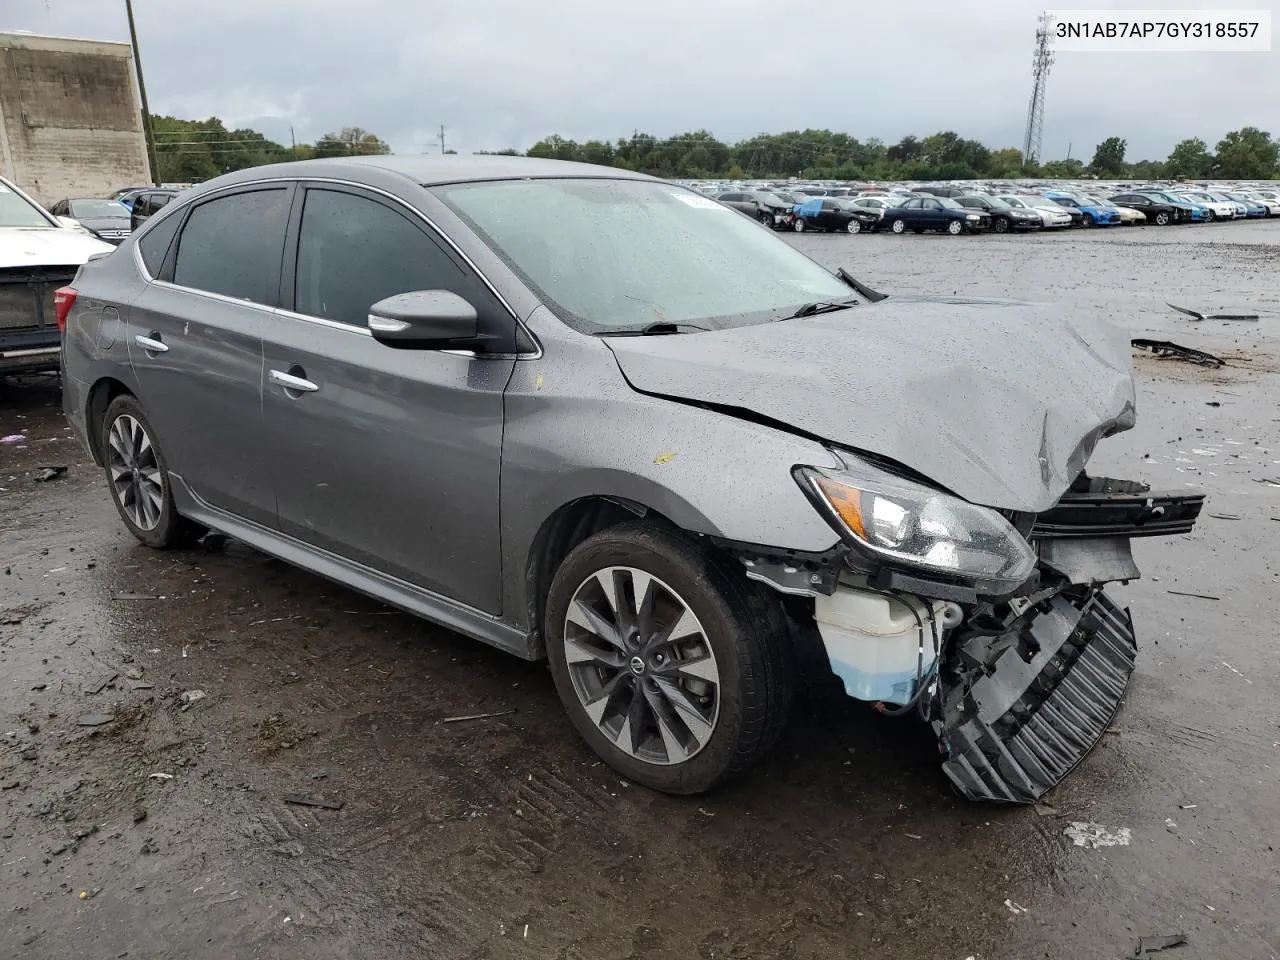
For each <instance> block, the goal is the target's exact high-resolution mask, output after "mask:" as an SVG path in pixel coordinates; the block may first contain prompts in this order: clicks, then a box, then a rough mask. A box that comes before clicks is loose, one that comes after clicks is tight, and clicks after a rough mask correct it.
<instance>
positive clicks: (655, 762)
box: [544, 524, 793, 794]
mask: <svg viewBox="0 0 1280 960" xmlns="http://www.w3.org/2000/svg"><path fill="white" fill-rule="evenodd" d="M544 632H545V636H546V642H547V659H548V661H549V663H550V667H551V674H552V677H553V679H554V680H555V685H556V691H557V693H559V695H560V699H561V702H563V704H564V706H565V709H566V710H567V711H568V713H569V717H570V720H571V721H572V722H573V725H574V727H575V728H576V729H577V731H578V733H579V734H580V735H581V736H582V737H583V739H585V740H586V741H587V743H588V744H589V745H590V746H591V748H592V749H593V750H594V751H595V752H596V753H597V754H599V756H600V757H601V759H603V760H604V761H605V762H606V763H608V764H609V765H610V766H612V767H613V768H614V769H615V770H617V771H618V772H620V773H622V774H623V775H624V776H626V777H628V778H630V779H631V780H634V781H635V782H637V783H640V784H643V785H644V786H647V787H651V788H652V789H654V790H660V791H662V792H664V793H672V794H693V793H701V792H703V791H705V790H709V789H711V788H712V787H713V786H715V785H716V784H718V783H720V782H722V781H723V780H725V779H726V778H728V777H731V776H733V775H734V774H736V773H739V772H741V771H742V770H744V769H746V768H747V767H748V766H750V765H751V764H752V763H753V762H754V761H755V760H757V759H758V758H759V757H760V756H761V755H762V754H763V753H764V752H765V751H766V750H768V748H769V747H770V746H772V744H773V743H774V741H775V740H776V739H777V736H778V734H779V733H781V731H782V728H783V726H784V725H785V723H786V717H787V713H788V711H789V708H790V701H791V688H792V675H793V665H792V662H791V653H790V649H789V647H788V645H787V633H786V624H785V620H784V619H783V616H782V613H781V608H780V607H779V606H778V605H777V604H776V603H774V602H772V598H769V597H767V596H766V595H765V594H764V592H763V590H762V588H760V587H758V586H756V585H755V584H753V583H751V582H750V581H748V580H747V579H746V577H745V576H744V575H743V573H742V571H741V570H740V569H737V568H735V567H734V566H733V565H731V564H729V563H727V562H726V561H724V560H722V559H720V558H719V557H718V556H717V555H715V554H713V553H711V552H709V551H708V550H706V549H705V548H704V547H703V545H701V544H699V543H696V542H693V541H692V540H689V539H686V538H685V537H683V536H681V535H680V534H678V533H674V532H668V531H666V530H660V529H657V528H653V527H648V526H645V525H642V524H623V525H620V526H617V527H612V528H610V529H608V530H605V531H603V532H602V533H599V534H596V535H595V536H594V537H591V538H589V539H588V540H586V541H584V542H583V543H581V544H579V545H578V546H577V547H575V548H574V550H573V551H572V552H570V554H569V556H568V557H566V558H565V561H564V563H562V564H561V566H560V569H559V570H557V571H556V574H555V577H554V579H553V580H552V583H551V590H550V593H549V595H548V598H547V608H546V618H545V623H544Z"/></svg>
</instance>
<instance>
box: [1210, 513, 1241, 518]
mask: <svg viewBox="0 0 1280 960" xmlns="http://www.w3.org/2000/svg"><path fill="white" fill-rule="evenodd" d="M1208 516H1211V517H1213V519H1215V520H1239V519H1240V518H1239V517H1237V516H1236V515H1235V514H1234V513H1211V514H1208Z"/></svg>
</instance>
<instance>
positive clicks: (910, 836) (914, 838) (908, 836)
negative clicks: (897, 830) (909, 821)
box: [903, 833, 924, 840]
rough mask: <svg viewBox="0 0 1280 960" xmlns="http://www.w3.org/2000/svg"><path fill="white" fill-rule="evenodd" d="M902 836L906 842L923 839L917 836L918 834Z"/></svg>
mask: <svg viewBox="0 0 1280 960" xmlns="http://www.w3.org/2000/svg"><path fill="white" fill-rule="evenodd" d="M903 836H905V837H906V838H907V839H908V840H923V839H924V837H922V836H920V834H918V833H907V834H903Z"/></svg>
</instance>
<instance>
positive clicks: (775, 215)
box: [716, 190, 794, 229]
mask: <svg viewBox="0 0 1280 960" xmlns="http://www.w3.org/2000/svg"><path fill="white" fill-rule="evenodd" d="M716 199H717V200H719V201H720V202H721V203H723V204H725V205H726V206H730V207H733V208H734V209H735V210H737V211H739V212H740V213H745V214H746V215H747V216H749V217H751V218H752V219H754V220H759V221H760V222H761V223H763V224H764V225H765V226H766V227H769V228H771V229H774V228H781V227H785V226H786V225H787V218H788V215H789V214H790V213H791V208H792V206H794V204H791V203H788V202H787V201H786V200H784V199H783V198H782V197H779V196H777V195H776V194H772V193H770V192H768V191H767V190H739V191H736V192H731V193H721V194H717V196H716Z"/></svg>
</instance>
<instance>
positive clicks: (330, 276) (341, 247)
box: [294, 189, 481, 327]
mask: <svg viewBox="0 0 1280 960" xmlns="http://www.w3.org/2000/svg"><path fill="white" fill-rule="evenodd" d="M465 281H466V278H465V275H464V274H463V272H462V270H461V269H459V268H458V267H457V266H456V265H455V264H454V262H453V261H452V260H451V259H450V258H449V257H448V256H447V255H446V254H445V252H444V251H443V250H441V249H440V247H438V246H437V245H436V244H435V242H434V241H432V240H431V239H430V238H429V237H428V236H427V235H426V234H425V233H423V232H422V230H420V229H419V228H418V227H417V226H416V225H415V224H414V223H412V222H411V221H410V220H409V219H408V218H407V217H404V216H402V215H401V214H399V213H397V212H396V211H395V210H392V209H391V208H389V207H386V206H383V205H382V204H381V203H378V202H377V201H375V200H370V199H367V198H365V197H359V196H356V195H354V194H350V193H342V192H339V191H336V190H317V189H311V190H308V191H307V199H306V204H305V206H303V208H302V225H301V227H300V229H299V233H298V270H297V279H296V285H295V294H294V310H295V312H297V313H305V314H307V315H308V316H313V317H323V318H324V319H326V320H336V321H338V322H339V323H349V324H352V325H353V326H358V327H364V326H366V325H367V324H368V320H369V308H370V307H371V306H373V304H375V303H377V302H378V301H379V300H382V299H384V298H385V297H390V296H392V295H394V294H397V293H408V292H409V291H411V290H451V291H453V292H454V293H457V294H460V295H462V296H464V297H467V299H469V300H470V301H471V302H472V303H473V304H475V305H476V306H477V307H479V306H480V305H481V301H480V300H478V299H477V297H476V295H475V292H474V291H472V290H470V289H468V287H469V284H467V283H466V282H465Z"/></svg>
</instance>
